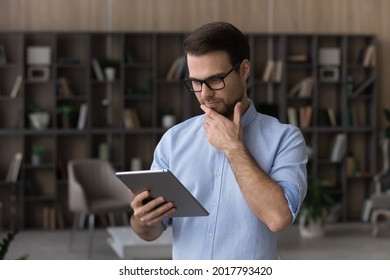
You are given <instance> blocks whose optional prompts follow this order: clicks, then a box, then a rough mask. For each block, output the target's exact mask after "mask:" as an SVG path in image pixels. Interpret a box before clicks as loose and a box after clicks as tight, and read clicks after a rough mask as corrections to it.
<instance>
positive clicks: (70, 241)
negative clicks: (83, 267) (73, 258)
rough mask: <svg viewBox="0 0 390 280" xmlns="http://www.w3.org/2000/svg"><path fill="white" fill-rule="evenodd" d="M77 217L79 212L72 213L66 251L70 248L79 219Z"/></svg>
mask: <svg viewBox="0 0 390 280" xmlns="http://www.w3.org/2000/svg"><path fill="white" fill-rule="evenodd" d="M78 218H79V214H77V213H76V214H74V217H73V225H72V230H71V231H70V237H69V243H68V251H71V250H72V245H73V238H74V235H75V233H76V229H77V223H78V220H79V219H78Z"/></svg>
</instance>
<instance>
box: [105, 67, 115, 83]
mask: <svg viewBox="0 0 390 280" xmlns="http://www.w3.org/2000/svg"><path fill="white" fill-rule="evenodd" d="M115 72H116V71H115V68H114V67H106V68H104V74H105V75H106V79H107V81H109V82H112V81H114V80H115Z"/></svg>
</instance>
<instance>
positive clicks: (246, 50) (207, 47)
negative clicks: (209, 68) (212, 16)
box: [184, 22, 250, 65]
mask: <svg viewBox="0 0 390 280" xmlns="http://www.w3.org/2000/svg"><path fill="white" fill-rule="evenodd" d="M184 51H185V53H186V54H188V53H190V54H192V55H195V56H198V55H204V54H207V53H210V52H213V51H226V52H227V53H228V55H229V57H230V63H231V64H232V65H235V64H237V63H240V62H241V61H243V60H244V59H248V60H249V59H250V47H249V43H248V39H247V37H246V36H245V35H244V34H243V33H242V32H241V31H240V30H239V29H237V28H236V27H235V26H234V25H232V24H230V23H227V22H211V23H207V24H205V25H202V26H201V27H199V28H198V29H196V30H195V31H193V32H192V33H191V34H190V35H189V36H188V37H187V39H186V40H185V41H184Z"/></svg>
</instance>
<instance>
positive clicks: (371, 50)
mask: <svg viewBox="0 0 390 280" xmlns="http://www.w3.org/2000/svg"><path fill="white" fill-rule="evenodd" d="M375 63H376V51H375V46H374V45H373V44H371V45H368V46H367V47H366V48H365V51H364V57H363V66H364V67H373V66H375Z"/></svg>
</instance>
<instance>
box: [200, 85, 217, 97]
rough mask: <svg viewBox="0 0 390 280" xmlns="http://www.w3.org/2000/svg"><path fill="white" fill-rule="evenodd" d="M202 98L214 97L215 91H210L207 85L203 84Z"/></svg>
mask: <svg viewBox="0 0 390 280" xmlns="http://www.w3.org/2000/svg"><path fill="white" fill-rule="evenodd" d="M200 95H201V97H203V98H205V97H210V96H212V95H214V90H212V89H210V88H209V87H208V86H207V84H205V83H203V84H202V91H201V92H200Z"/></svg>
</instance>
